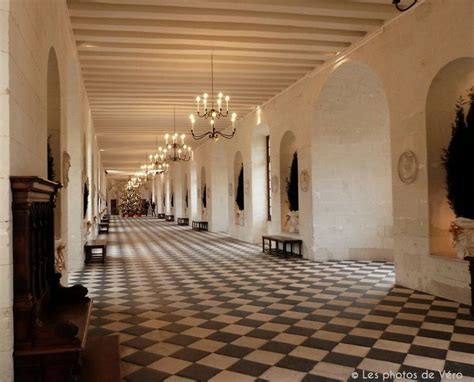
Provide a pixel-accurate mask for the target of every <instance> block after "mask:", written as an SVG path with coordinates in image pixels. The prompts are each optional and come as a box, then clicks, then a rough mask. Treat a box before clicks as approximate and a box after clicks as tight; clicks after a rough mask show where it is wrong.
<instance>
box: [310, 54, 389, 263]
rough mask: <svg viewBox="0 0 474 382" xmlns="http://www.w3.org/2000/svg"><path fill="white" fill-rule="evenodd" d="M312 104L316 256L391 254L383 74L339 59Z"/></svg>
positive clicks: (383, 257)
mask: <svg viewBox="0 0 474 382" xmlns="http://www.w3.org/2000/svg"><path fill="white" fill-rule="evenodd" d="M315 110H316V113H315V116H314V122H313V138H312V149H311V150H312V164H313V166H312V176H311V179H312V189H313V231H314V235H315V258H316V259H336V260H344V259H355V260H392V259H393V237H392V227H393V209H392V176H391V146H390V118H389V108H388V103H387V99H386V96H385V92H384V89H383V87H382V83H381V81H380V80H379V78H378V77H377V75H376V74H375V73H374V72H373V71H372V69H370V68H369V67H368V66H366V65H362V64H357V63H352V62H349V63H345V64H342V65H341V66H339V67H338V68H336V69H335V70H334V72H333V73H331V75H330V76H329V78H328V80H327V81H326V83H325V84H324V86H323V88H322V90H321V92H320V94H319V97H318V99H317V102H316V107H315Z"/></svg>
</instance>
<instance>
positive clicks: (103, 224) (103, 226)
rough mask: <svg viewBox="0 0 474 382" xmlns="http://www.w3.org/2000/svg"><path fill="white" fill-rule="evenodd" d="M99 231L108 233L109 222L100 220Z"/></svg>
mask: <svg viewBox="0 0 474 382" xmlns="http://www.w3.org/2000/svg"><path fill="white" fill-rule="evenodd" d="M99 233H109V222H104V221H101V222H100V223H99Z"/></svg>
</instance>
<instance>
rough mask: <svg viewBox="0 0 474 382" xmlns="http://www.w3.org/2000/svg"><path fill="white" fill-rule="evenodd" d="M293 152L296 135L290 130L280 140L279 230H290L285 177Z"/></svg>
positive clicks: (295, 151) (287, 175) (287, 173)
mask: <svg viewBox="0 0 474 382" xmlns="http://www.w3.org/2000/svg"><path fill="white" fill-rule="evenodd" d="M294 153H297V148H296V136H295V134H294V133H293V132H292V131H287V132H285V134H283V136H282V138H281V141H280V213H281V230H282V231H284V232H289V231H290V225H289V221H288V220H289V219H288V213H289V212H290V209H289V206H288V197H287V191H286V190H287V187H286V184H287V179H288V178H289V176H290V166H291V162H292V160H293V155H294Z"/></svg>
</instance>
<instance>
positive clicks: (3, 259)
mask: <svg viewBox="0 0 474 382" xmlns="http://www.w3.org/2000/svg"><path fill="white" fill-rule="evenodd" d="M50 54H51V55H53V56H54V57H55V59H56V60H57V81H55V82H54V84H55V85H56V90H57V91H58V92H57V93H55V94H57V95H58V96H59V97H58V98H57V100H56V101H55V102H54V103H52V102H51V98H50V96H51V92H48V71H50V70H51V67H50V68H48V58H49V57H50ZM50 73H51V72H50ZM51 84H52V82H50V85H51ZM50 89H51V88H50ZM48 93H50V94H48ZM48 105H49V106H50V107H52V108H53V109H50V110H54V111H55V112H56V113H57V119H55V121H56V122H57V123H56V122H55V123H56V124H55V126H54V129H55V131H57V133H58V135H57V139H58V141H57V142H56V158H55V159H56V160H55V165H56V171H57V180H58V181H60V182H61V183H63V184H64V187H63V188H62V190H61V197H60V199H59V200H60V206H59V207H58V208H60V210H61V214H60V216H59V219H60V227H61V230H60V232H58V236H60V238H61V240H62V242H63V243H64V244H65V245H66V267H67V269H66V271H65V272H64V275H63V276H64V277H63V280H62V282H63V283H65V284H66V283H67V271H71V270H74V269H79V268H80V267H82V264H83V261H82V259H83V253H82V252H83V250H82V248H83V244H84V240H85V230H84V228H85V220H83V211H82V203H83V185H84V181H85V179H86V178H89V180H90V181H91V184H93V187H91V195H90V198H89V206H90V208H89V217H90V218H93V216H95V215H97V213H98V211H97V198H96V197H95V196H96V195H98V194H100V192H101V191H100V188H101V187H102V185H103V181H100V179H101V178H103V169H102V166H101V163H100V154H99V152H98V148H97V142H96V137H95V132H94V127H93V123H92V119H91V115H90V108H89V104H88V100H87V95H86V93H85V88H84V84H83V80H82V76H81V70H80V66H79V62H78V58H77V52H76V48H75V42H74V38H73V35H72V30H71V26H70V21H69V15H68V11H67V6H66V2H65V1H57V0H14V1H10V0H1V1H0V139H1V142H0V145H1V149H0V163H1V165H0V182H1V183H0V187H1V190H0V194H1V195H3V196H4V197H3V198H2V200H1V202H0V203H1V205H0V332H1V333H2V336H1V337H0V381H2V382H3V381H12V380H13V360H12V350H13V322H12V319H13V317H12V277H13V270H12V266H11V263H12V252H11V212H10V209H11V194H10V182H9V177H10V176H11V175H25V176H29V175H35V176H40V177H46V176H47V136H48V127H51V121H50V123H49V124H48ZM51 105H53V106H51ZM85 137H88V139H87V141H86V142H84V140H85V139H86V138H85ZM86 153H89V155H88V156H87V157H86ZM69 164H70V167H69ZM92 190H94V192H92ZM102 193H105V190H104V191H102ZM79 207H80V208H79ZM58 225H59V224H58Z"/></svg>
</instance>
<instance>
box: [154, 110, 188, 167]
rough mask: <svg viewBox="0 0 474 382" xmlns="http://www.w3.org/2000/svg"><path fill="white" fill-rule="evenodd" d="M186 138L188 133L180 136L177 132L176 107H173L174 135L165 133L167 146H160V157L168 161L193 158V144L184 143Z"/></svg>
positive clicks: (185, 160)
mask: <svg viewBox="0 0 474 382" xmlns="http://www.w3.org/2000/svg"><path fill="white" fill-rule="evenodd" d="M170 138H171V140H170ZM185 138H186V135H184V134H181V136H180V137H179V136H178V133H177V132H176V108H175V107H173V135H171V136H170V135H169V134H166V135H165V144H166V148H165V149H162V148H161V147H159V148H158V151H159V157H161V158H162V160H163V161H164V162H166V163H169V162H181V161H183V162H187V161H189V160H191V159H192V157H193V152H192V150H191V146H188V145H186V144H185V143H184V139H185ZM178 139H180V140H181V143H178Z"/></svg>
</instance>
